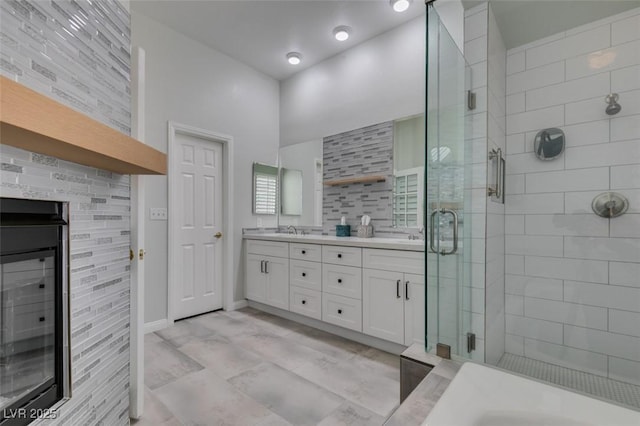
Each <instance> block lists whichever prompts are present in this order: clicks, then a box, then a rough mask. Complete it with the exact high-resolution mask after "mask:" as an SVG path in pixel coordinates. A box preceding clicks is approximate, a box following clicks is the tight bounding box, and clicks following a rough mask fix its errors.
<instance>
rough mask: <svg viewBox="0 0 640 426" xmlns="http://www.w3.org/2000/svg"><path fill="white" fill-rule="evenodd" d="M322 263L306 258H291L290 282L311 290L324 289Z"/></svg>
mask: <svg viewBox="0 0 640 426" xmlns="http://www.w3.org/2000/svg"><path fill="white" fill-rule="evenodd" d="M321 265H322V264H321V263H317V262H307V261H306V260H291V261H290V268H289V283H290V284H291V285H297V286H298V287H305V288H308V289H311V290H316V291H320V290H322V267H321Z"/></svg>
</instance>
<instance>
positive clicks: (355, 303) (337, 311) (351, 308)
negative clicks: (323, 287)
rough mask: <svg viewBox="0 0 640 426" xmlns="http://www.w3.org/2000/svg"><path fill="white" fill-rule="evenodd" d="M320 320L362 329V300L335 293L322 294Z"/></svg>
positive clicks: (356, 329) (352, 328) (357, 329)
mask: <svg viewBox="0 0 640 426" xmlns="http://www.w3.org/2000/svg"><path fill="white" fill-rule="evenodd" d="M322 320H323V321H325V322H328V323H331V324H335V325H339V326H340V327H344V328H349V329H351V330H355V331H362V302H361V301H360V300H356V299H351V298H350V297H342V296H337V295H335V294H328V293H323V294H322Z"/></svg>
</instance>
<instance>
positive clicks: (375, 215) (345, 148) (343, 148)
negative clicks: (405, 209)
mask: <svg viewBox="0 0 640 426" xmlns="http://www.w3.org/2000/svg"><path fill="white" fill-rule="evenodd" d="M323 153H324V154H323V158H324V168H323V179H324V180H325V181H327V180H335V179H346V178H351V177H357V176H363V175H382V176H386V178H387V180H386V181H385V182H375V183H364V184H363V183H356V184H350V185H343V186H325V187H324V191H323V196H322V224H323V233H324V234H328V235H335V227H336V225H337V224H339V223H340V218H341V217H342V216H345V217H346V218H347V224H349V225H351V233H352V234H353V235H355V234H356V231H357V229H356V226H357V225H358V224H359V223H360V218H361V217H362V215H364V214H366V215H369V216H371V224H372V225H373V226H374V229H377V228H390V227H391V226H392V219H391V217H392V199H393V121H388V122H385V123H379V124H375V125H373V126H368V127H363V128H362V129H356V130H351V131H349V132H345V133H340V134H337V135H333V136H328V137H326V138H324V140H323Z"/></svg>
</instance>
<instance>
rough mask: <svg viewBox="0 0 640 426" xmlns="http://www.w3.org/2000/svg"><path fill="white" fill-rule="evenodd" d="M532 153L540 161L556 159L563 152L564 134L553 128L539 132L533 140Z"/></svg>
mask: <svg viewBox="0 0 640 426" xmlns="http://www.w3.org/2000/svg"><path fill="white" fill-rule="evenodd" d="M533 151H534V152H535V153H536V157H538V158H539V159H541V160H545V161H548V160H553V159H554V158H557V157H558V156H559V155H560V154H562V152H563V151H564V132H563V131H562V130H560V129H558V128H555V127H553V128H550V129H544V130H541V131H540V132H538V134H537V135H536V138H535V140H534V145H533Z"/></svg>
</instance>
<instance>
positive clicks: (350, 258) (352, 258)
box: [322, 246, 362, 267]
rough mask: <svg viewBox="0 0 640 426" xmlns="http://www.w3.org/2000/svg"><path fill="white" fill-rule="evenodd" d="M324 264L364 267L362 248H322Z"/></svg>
mask: <svg viewBox="0 0 640 426" xmlns="http://www.w3.org/2000/svg"><path fill="white" fill-rule="evenodd" d="M322 262H323V263H331V264H334V265H344V266H357V267H360V266H362V249H361V248H360V247H340V246H322Z"/></svg>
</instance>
